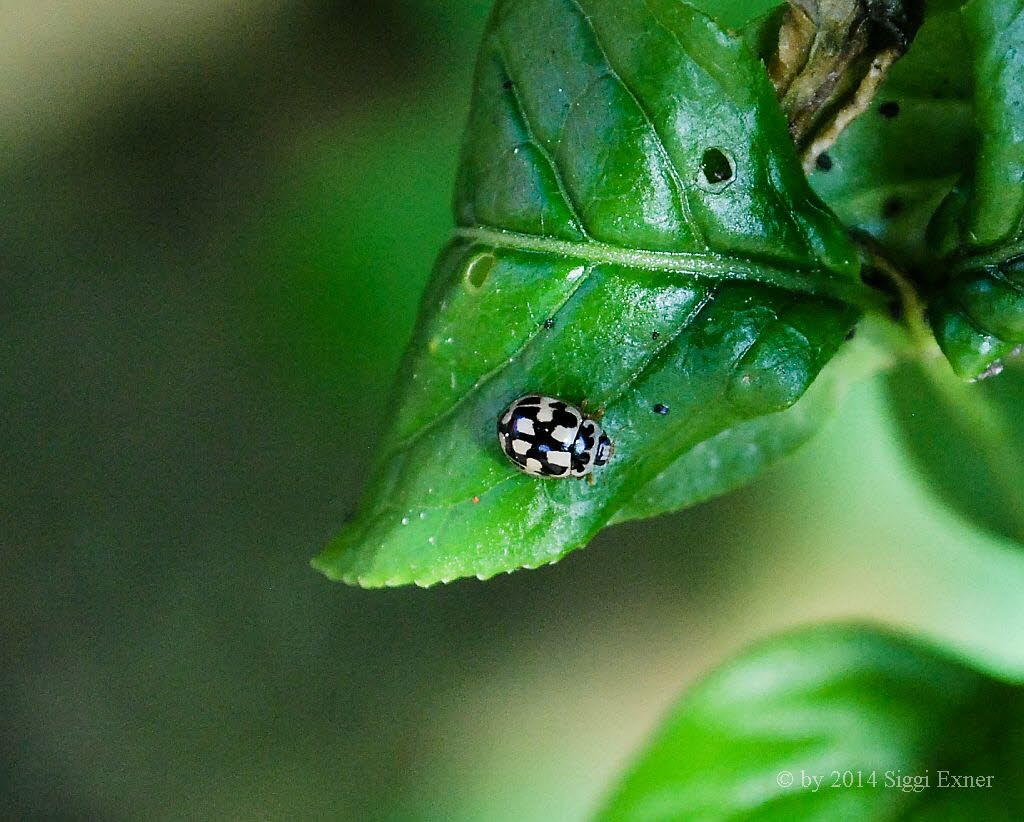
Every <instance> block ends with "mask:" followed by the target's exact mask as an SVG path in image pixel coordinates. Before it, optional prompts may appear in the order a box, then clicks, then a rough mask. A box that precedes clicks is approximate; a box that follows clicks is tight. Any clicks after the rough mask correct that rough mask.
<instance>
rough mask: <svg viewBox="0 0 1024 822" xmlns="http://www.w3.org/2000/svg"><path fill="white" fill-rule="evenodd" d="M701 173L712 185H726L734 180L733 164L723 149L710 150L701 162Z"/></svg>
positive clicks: (705, 153)
mask: <svg viewBox="0 0 1024 822" xmlns="http://www.w3.org/2000/svg"><path fill="white" fill-rule="evenodd" d="M700 171H701V174H703V175H704V179H705V180H706V181H707V182H708V183H709V184H710V185H716V184H717V183H725V182H728V181H729V180H731V179H732V163H730V162H729V158H728V157H726V156H725V154H724V153H723V152H722V150H721V149H718V148H709V149H708V150H707V151H705V152H704V156H703V157H701V160H700Z"/></svg>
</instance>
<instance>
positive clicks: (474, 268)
mask: <svg viewBox="0 0 1024 822" xmlns="http://www.w3.org/2000/svg"><path fill="white" fill-rule="evenodd" d="M494 263H495V257H494V255H493V254H477V255H476V256H475V257H473V259H471V260H470V261H469V262H468V263H466V273H465V274H464V275H463V277H464V280H465V283H466V287H467V288H468V289H469V290H470V291H479V290H480V289H481V288H483V287H484V284H485V283H486V282H487V278H488V277H490V276H491V271H492V269H493V268H494Z"/></svg>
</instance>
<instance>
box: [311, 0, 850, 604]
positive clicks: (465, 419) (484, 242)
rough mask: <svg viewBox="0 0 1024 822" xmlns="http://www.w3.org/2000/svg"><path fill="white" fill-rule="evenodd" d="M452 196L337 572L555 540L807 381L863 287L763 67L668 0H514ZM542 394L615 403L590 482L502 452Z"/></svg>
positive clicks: (442, 560) (404, 568) (531, 559)
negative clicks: (529, 472) (521, 465)
mask: <svg viewBox="0 0 1024 822" xmlns="http://www.w3.org/2000/svg"><path fill="white" fill-rule="evenodd" d="M709 151H713V152H718V155H720V156H721V158H724V159H725V160H726V162H727V163H728V165H729V168H730V171H731V175H730V176H729V177H728V178H724V177H723V175H724V165H723V164H722V162H721V161H720V159H719V157H718V155H716V154H712V155H711V158H712V160H714V161H715V162H714V166H715V168H714V171H713V174H712V175H711V176H712V177H715V178H717V179H714V180H711V179H710V178H709V177H708V176H707V175H706V173H705V171H706V165H707V163H706V162H705V160H706V159H707V157H708V152H709ZM455 210H456V218H457V223H458V228H457V229H456V232H455V236H454V238H453V240H452V242H451V243H450V244H449V246H448V248H447V249H446V250H445V251H444V252H443V253H442V255H441V257H440V260H439V261H438V264H437V267H436V270H435V272H434V276H433V279H432V281H431V284H430V286H429V287H428V289H427V293H426V294H425V296H424V301H423V306H422V309H421V314H420V319H419V322H418V326H417V329H416V332H415V334H414V337H413V340H412V342H411V344H410V348H409V351H408V353H407V355H406V359H405V363H404V365H403V369H402V372H401V374H400V377H399V385H398V392H397V398H396V401H395V406H394V408H393V409H392V411H391V413H392V415H393V424H392V427H391V431H390V433H389V434H388V436H387V437H386V438H385V441H384V442H383V443H382V444H381V445H380V447H379V449H378V451H379V455H380V456H379V459H378V462H377V465H376V467H375V470H374V476H373V478H372V479H371V481H370V484H369V486H368V488H367V491H366V495H365V499H364V501H363V504H362V506H361V508H360V510H359V511H358V512H357V514H356V517H355V519H354V520H353V521H352V522H351V523H350V524H349V525H348V526H347V527H346V529H345V531H344V532H343V533H342V534H341V535H340V536H339V537H338V539H337V540H335V541H334V542H333V543H332V544H331V545H330V546H329V547H328V549H327V550H326V551H325V552H324V553H323V554H322V555H321V556H320V557H318V558H317V560H316V561H315V565H316V567H318V568H320V569H321V570H322V571H324V573H326V574H327V575H328V576H330V577H332V578H335V579H341V580H344V581H346V582H350V583H357V584H360V585H364V586H380V585H398V584H406V583H410V582H415V583H418V584H422V585H428V584H432V583H435V582H439V581H447V580H451V579H455V578H457V577H462V576H478V577H480V578H486V577H489V576H492V575H493V574H495V573H499V572H502V571H511V570H514V569H516V568H521V567H537V566H538V565H541V564H544V563H549V562H554V561H555V560H557V559H558V558H560V557H561V556H563V555H564V554H565V553H567V552H568V551H570V550H572V549H573V548H577V547H581V546H582V545H584V544H586V542H587V541H588V540H589V539H590V538H591V537H592V536H593V535H594V534H595V533H596V532H597V531H598V530H600V528H601V527H603V526H604V525H605V524H606V523H608V521H609V520H610V518H611V517H612V516H613V515H615V513H616V512H617V511H619V510H620V509H621V508H623V506H625V505H626V504H627V503H628V502H629V500H630V499H631V498H632V497H634V496H635V495H636V494H637V493H638V492H639V491H640V490H641V489H642V488H643V487H644V486H645V485H646V484H647V483H648V482H651V481H653V480H654V479H655V477H656V476H657V475H658V474H659V473H660V472H662V471H664V470H665V469H666V468H667V467H668V466H669V465H671V464H672V463H673V462H674V461H675V460H676V459H678V458H679V457H680V456H682V455H684V454H686V453H687V452H688V451H690V450H691V449H693V448H694V447H695V446H696V445H698V444H699V443H701V442H703V441H705V440H707V439H709V438H711V437H714V436H715V435H716V434H718V433H719V432H721V431H723V430H725V429H728V428H731V427H733V426H736V425H738V424H740V423H742V422H743V421H745V420H750V419H755V418H757V417H760V416H762V415H766V414H772V413H776V412H779V411H782V410H783V409H786V408H788V407H789V406H791V405H792V404H793V403H795V402H796V401H797V400H798V399H799V398H800V396H801V395H802V394H803V393H804V391H805V390H806V389H807V387H808V386H809V385H810V384H811V382H812V381H813V380H814V378H815V376H816V374H817V373H818V371H819V370H820V369H821V367H822V366H823V365H824V364H825V363H826V362H828V360H829V359H830V358H831V357H832V355H833V354H834V352H835V351H836V349H837V348H838V347H839V345H840V344H841V343H842V341H843V340H844V338H845V336H846V334H847V332H848V330H849V329H850V327H851V326H852V324H853V322H854V321H855V319H856V317H857V315H858V311H859V309H858V306H859V305H861V304H863V303H865V302H868V301H870V297H868V296H866V294H865V291H866V289H865V288H864V287H863V286H862V284H861V283H860V282H859V279H858V276H857V274H858V262H857V257H856V254H855V253H854V250H853V248H852V247H851V245H850V243H849V241H848V239H847V237H846V234H845V231H844V230H843V228H842V226H841V225H840V224H839V223H838V221H837V220H836V219H835V218H834V217H833V215H832V214H831V213H830V212H829V211H828V210H827V209H826V208H825V207H824V206H823V205H822V204H821V203H820V201H819V200H817V198H816V197H815V196H814V194H813V193H812V192H811V191H810V189H809V187H808V185H807V182H806V180H805V178H804V176H803V173H802V171H801V169H800V166H799V162H798V160H797V158H796V155H795V152H794V149H793V147H792V145H791V142H790V140H789V136H788V133H787V131H786V124H785V121H784V118H783V117H782V114H781V111H780V110H779V108H778V105H777V103H776V101H775V99H774V94H773V90H772V88H771V85H770V83H769V82H768V79H767V76H766V75H765V73H764V69H763V66H762V64H761V63H760V61H759V60H757V58H756V57H754V55H752V54H751V53H750V51H749V50H748V48H747V46H746V45H745V44H744V42H743V41H742V40H740V39H738V38H736V37H734V36H732V35H729V34H727V33H726V32H724V31H723V30H722V29H720V28H719V27H718V26H717V25H716V24H715V23H714V22H712V21H711V20H710V19H709V18H707V17H705V16H704V15H702V14H701V13H699V12H697V11H696V10H694V9H693V8H691V7H689V6H687V5H686V4H684V3H680V2H677V0H646V1H645V0H627V1H626V2H622V0H618V1H617V2H612V0H585V1H584V0H581V2H576V0H515V1H514V2H513V1H512V0H507V1H505V2H499V3H498V5H497V7H496V9H495V11H494V14H493V17H492V20H491V24H490V26H489V29H488V31H487V34H486V35H485V39H484V43H483V46H482V48H481V53H480V58H479V65H478V71H477V78H476V87H475V89H474V96H473V105H472V109H471V114H470V121H469V126H468V129H467V135H466V141H465V147H464V151H463V157H462V164H461V168H460V171H459V175H458V181H457V184H456V209H455ZM533 392H538V393H544V394H546V395H549V396H553V397H558V398H560V399H564V400H566V401H567V402H570V403H572V404H573V405H577V406H579V407H581V408H584V410H586V411H587V412H588V413H591V412H596V413H601V412H603V416H602V417H601V425H602V426H603V427H604V430H605V431H606V432H607V433H608V435H609V436H610V437H611V438H612V440H613V441H614V443H615V447H616V452H615V457H614V458H613V459H612V461H611V463H610V464H609V465H607V466H605V467H603V468H602V469H600V471H599V472H596V475H595V478H596V482H595V483H594V484H593V485H591V484H588V483H586V482H577V481H572V480H545V479H538V478H535V477H529V476H525V475H523V474H521V473H520V472H517V471H516V470H515V469H514V468H513V467H512V466H510V465H509V464H508V461H507V460H506V459H505V458H504V457H503V455H502V454H501V452H500V450H499V449H498V447H497V443H496V439H495V434H494V428H495V422H496V419H497V417H498V415H499V414H500V412H501V411H502V410H503V409H504V408H505V407H506V406H507V405H508V403H509V402H511V401H512V400H513V399H515V398H516V397H518V396H522V395H524V394H527V393H533ZM657 404H662V405H665V406H667V407H669V408H670V409H671V413H670V414H668V415H665V414H658V413H655V412H653V411H652V409H653V408H654V406H655V405H657Z"/></svg>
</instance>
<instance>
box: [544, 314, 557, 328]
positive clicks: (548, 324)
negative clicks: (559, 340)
mask: <svg viewBox="0 0 1024 822" xmlns="http://www.w3.org/2000/svg"><path fill="white" fill-rule="evenodd" d="M544 327H545V328H554V327H555V321H554V320H553V319H552V318H551V317H548V318H547V319H546V320H544Z"/></svg>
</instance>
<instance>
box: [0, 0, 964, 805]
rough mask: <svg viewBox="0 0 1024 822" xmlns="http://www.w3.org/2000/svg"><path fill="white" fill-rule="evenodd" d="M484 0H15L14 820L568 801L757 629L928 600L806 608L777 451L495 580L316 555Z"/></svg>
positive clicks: (8, 93) (832, 591)
mask: <svg viewBox="0 0 1024 822" xmlns="http://www.w3.org/2000/svg"><path fill="white" fill-rule="evenodd" d="M488 7H489V2H488V0H458V2H441V1H440V0H414V1H413V2H401V3H398V2H380V1H379V0H378V1H377V2H339V3H326V2H321V3H314V2H296V3H288V2H284V1H283V0H278V2H271V1H270V0H264V2H261V3H255V4H250V5H249V6H247V7H245V8H244V9H243V8H241V7H238V6H236V5H234V4H229V3H226V2H222V1H221V0H218V2H214V3H210V4H204V5H200V4H184V8H179V9H177V10H176V11H173V12H172V11H170V10H169V8H170V7H169V6H165V5H164V4H161V3H158V2H148V3H147V2H140V3H135V4H131V5H130V7H125V6H123V4H119V3H116V2H112V1H109V2H108V1H107V0H91V1H90V2H85V3H80V4H74V8H73V9H70V8H66V7H65V6H64V5H62V4H58V3H51V2H46V3H39V4H36V3H28V2H24V3H20V4H19V3H15V4H13V7H10V8H9V7H7V6H5V8H4V10H3V11H2V12H0V15H3V16H8V15H9V17H8V20H7V23H8V25H6V26H4V27H2V28H4V29H5V30H6V31H7V34H6V35H4V37H5V38H6V39H8V40H9V41H10V42H11V43H15V41H16V45H17V47H16V48H13V47H12V50H9V51H8V54H9V60H8V71H7V72H6V79H3V80H0V83H3V84H4V85H5V88H4V89H3V90H2V95H0V104H2V105H3V107H4V108H5V109H6V111H7V115H8V116H7V117H6V118H0V121H3V122H6V124H7V125H6V126H0V145H2V146H3V147H4V151H3V160H2V161H0V191H2V192H3V193H2V198H0V208H2V210H3V214H2V219H0V277H2V288H3V297H2V303H0V317H2V323H3V334H2V338H0V339H2V342H0V346H2V354H0V367H2V378H3V379H2V400H0V402H2V407H3V419H4V421H5V423H6V426H5V427H6V434H5V436H4V437H3V439H2V449H3V453H2V457H3V463H4V466H5V470H4V471H3V472H2V474H0V499H2V503H0V504H2V522H3V532H2V533H3V537H4V545H3V549H2V558H3V559H2V561H3V574H2V581H0V613H2V628H0V642H2V650H0V653H2V689H0V817H2V818H5V819H53V820H72V819H74V820H91V819H96V820H119V819H126V820H127V819H164V818H166V819H180V818H188V819H320V818H330V819H353V820H368V819H388V820H391V819H395V820H398V819H489V820H497V819H510V820H512V819H515V820H524V819H567V818H583V817H584V816H585V814H586V812H587V809H588V808H589V807H591V806H592V805H593V803H594V802H595V801H597V799H598V798H599V797H600V796H601V795H602V794H603V793H604V791H605V789H606V785H607V783H608V781H609V779H610V778H611V777H612V776H613V775H614V774H615V773H616V772H617V771H618V770H619V768H620V767H621V765H622V763H623V761H624V760H625V757H627V756H628V753H629V751H630V749H631V748H632V747H633V746H635V745H636V744H638V743H639V741H640V740H642V739H643V738H644V736H645V734H646V732H647V730H648V729H649V728H650V727H651V725H652V724H653V722H654V721H655V720H656V718H657V716H658V714H659V713H660V712H661V710H662V709H663V708H664V706H665V705H666V704H667V702H668V700H669V699H670V698H671V697H672V696H673V695H674V694H675V693H677V691H678V690H679V689H680V687H681V686H682V685H683V684H684V683H685V682H686V681H688V680H689V679H690V678H692V676H693V675H694V674H695V673H697V672H698V671H700V670H701V669H702V668H704V667H706V665H707V664H708V663H709V662H710V661H714V660H718V659H720V658H721V657H722V656H723V655H724V654H725V653H726V652H728V651H729V650H732V649H733V648H734V647H735V646H736V645H737V644H738V643H740V642H741V641H743V640H745V639H747V638H749V637H750V636H752V635H754V634H756V633H758V632H761V631H763V630H764V629H765V626H769V625H770V626H774V625H776V624H783V623H786V622H792V621H799V620H800V619H806V618H811V617H814V616H817V615H819V614H825V615H828V614H830V613H838V614H845V613H846V612H852V613H861V612H867V613H874V612H875V611H877V613H878V614H879V615H882V616H886V615H888V616H889V617H890V618H892V619H893V620H899V619H904V620H908V621H914V620H917V621H918V622H927V621H928V619H931V616H930V614H931V612H930V611H928V610H927V609H924V610H921V609H919V610H917V611H915V610H913V607H912V606H907V609H904V610H903V611H900V610H899V607H897V606H892V605H888V606H887V605H886V604H885V603H886V602H887V601H888V594H887V589H885V587H884V586H883V587H882V588H881V589H880V590H879V591H878V592H877V594H876V595H874V598H872V596H868V597H867V599H866V600H865V599H863V598H862V599H858V600H857V601H856V602H854V601H853V599H852V597H847V598H846V599H844V594H843V591H845V590H847V589H846V588H842V587H840V588H838V589H837V588H836V587H835V586H833V587H831V588H827V589H826V590H825V592H824V594H823V595H821V596H820V597H819V598H818V599H814V598H811V597H807V598H803V597H795V598H793V597H789V596H788V593H787V592H790V591H792V590H797V588H795V587H794V586H797V585H798V584H799V583H798V581H799V580H801V579H804V578H805V576H804V575H803V574H804V572H803V570H794V569H796V568H797V567H798V566H799V565H800V562H801V561H800V560H799V559H793V556H794V554H793V553H792V550H796V551H797V553H796V554H795V556H797V557H800V556H804V555H803V554H800V553H799V550H801V549H791V550H790V552H789V553H785V554H784V557H788V559H785V560H784V561H783V562H782V564H781V566H772V565H771V564H770V563H771V562H778V556H779V554H778V553H777V552H778V551H782V550H783V548H784V546H790V545H797V546H799V545H803V544H805V543H806V544H807V545H810V546H812V548H808V551H812V550H814V551H816V550H818V549H819V548H820V547H821V546H822V545H828V546H830V549H831V547H832V546H834V547H835V548H836V551H837V552H840V549H841V548H842V545H843V543H841V541H838V540H839V538H838V537H834V535H833V536H829V533H831V532H825V531H823V530H822V529H824V528H826V527H827V523H828V521H829V515H827V514H826V515H825V517H824V522H825V524H821V523H816V524H814V525H813V526H811V525H808V522H810V521H811V520H812V519H813V518H814V517H815V516H820V511H821V508H820V507H818V508H814V509H812V507H810V504H809V503H807V502H806V501H805V500H804V497H803V496H802V493H803V492H802V490H801V488H802V486H801V485H800V484H799V482H798V481H797V480H796V479H794V480H790V481H788V482H789V483H790V484H788V485H787V481H782V480H780V479H779V475H778V474H773V475H772V476H770V477H769V478H768V479H767V480H765V481H764V482H762V483H760V484H759V485H757V486H755V487H754V489H752V490H748V491H745V492H741V493H740V494H737V495H733V496H731V497H729V498H727V499H725V500H722V501H719V502H716V503H713V504H710V505H706V506H702V507H700V508H698V509H696V510H694V511H692V512H688V513H686V514H683V515H680V516H676V517H669V518H663V519H660V520H656V521H654V522H651V523H646V524H639V525H633V526H628V527H622V528H617V529H613V530H611V531H608V532H606V533H605V534H603V535H602V536H601V537H600V538H599V539H598V540H597V541H596V542H595V543H594V544H593V545H592V546H591V547H590V548H589V549H588V550H586V551H584V552H580V553H577V554H574V555H572V556H570V557H569V558H568V559H566V560H565V561H564V562H562V563H561V564H560V565H558V566H556V567H554V568H549V569H545V570H542V571H536V572H526V573H519V574H515V575H512V576H508V577H504V578H501V579H495V580H493V581H491V582H488V583H486V584H482V583H478V582H476V581H467V582H461V583H457V584H454V585H451V586H449V587H441V588H435V589H431V590H428V591H423V590H418V589H401V590H393V591H378V592H365V591H359V590H352V589H347V588H344V587H341V586H337V585H333V584H331V583H328V582H327V581H326V580H324V579H322V578H321V577H320V576H319V575H318V574H316V573H315V572H313V571H312V570H311V569H310V568H309V566H308V564H307V563H308V559H309V558H310V557H311V556H312V555H313V554H315V553H316V552H317V551H318V550H319V549H320V548H321V547H322V546H323V544H324V543H325V542H326V541H327V540H328V539H329V538H330V537H331V536H332V535H333V534H334V533H335V532H336V531H337V529H338V528H339V526H340V524H341V523H342V521H343V520H344V518H345V517H346V515H347V514H348V513H349V512H350V511H351V509H352V508H353V506H354V505H355V502H356V500H357V498H358V493H359V489H360V485H361V482H362V479H363V477H364V474H365V471H366V468H367V466H368V463H369V461H370V460H371V459H372V455H373V448H374V441H375V437H376V435H377V432H378V430H379V423H378V421H379V419H380V417H381V412H382V409H383V407H384V404H385V403H386V402H387V397H388V394H389V389H390V380H391V374H392V373H393V371H394V368H395V366H396V364H397V361H398V358H399V357H400V355H401V351H402V347H403V345H404V344H405V341H406V339H407V337H408V334H409V331H410V328H411V324H412V322H413V318H414V315H415V310H416V305H417V301H418V298H419V292H420V290H421V288H422V285H423V283H424V281H425V279H426V276H427V274H428V273H429V269H430V266H431V263H432V260H433V256H434V254H435V253H436V251H437V249H438V248H439V247H440V246H441V244H442V242H443V241H444V238H445V235H446V233H447V231H448V229H449V225H450V214H449V205H448V200H449V197H450V191H451V181H452V178H453V175H454V169H455V163H456V160H457V148H458V142H459V138H460V132H461V129H462V125H463V118H464V115H465V111H466V108H467V104H468V93H469V84H470V78H471V73H472V63H473V54H474V52H475V47H476V43H477V41H478V39H479V37H480V34H481V31H482V28H483V24H484V21H485V18H486V14H487V12H488ZM0 42H2V41H0ZM807 459H808V460H809V461H807V462H805V468H804V469H803V470H804V474H805V475H806V474H808V473H810V474H811V475H813V474H814V471H815V470H817V468H816V465H815V463H814V461H813V459H812V458H810V457H809V458H807ZM857 459H858V457H857V456H854V457H850V458H849V462H850V463H851V464H855V463H856V462H857ZM819 464H820V463H819ZM842 464H843V463H842V458H841V457H840V458H835V463H834V467H835V470H836V471H837V472H838V473H839V475H840V476H839V478H838V479H836V480H834V481H830V482H832V485H834V487H835V492H834V496H835V498H836V499H841V500H842V504H841V506H840V505H839V504H838V503H836V504H835V505H836V506H838V507H842V506H846V507H847V508H848V507H849V506H851V505H853V506H856V504H857V503H856V502H850V491H849V487H850V486H849V482H848V481H847V480H848V477H847V479H843V476H842V470H843V469H842ZM794 471H797V469H794ZM787 476H790V474H787ZM793 476H799V471H797V473H796V474H793ZM873 481H874V479H873V478H871V477H868V478H865V479H863V480H861V486H857V487H862V488H864V489H867V488H869V487H870V486H871V483H872V482H873ZM828 484H829V482H823V483H822V485H828ZM855 485H856V484H855ZM822 493H826V491H825V490H823V491H822ZM864 496H865V499H866V498H867V497H869V496H870V494H869V493H868V492H867V491H864ZM854 498H856V493H854ZM865 504H866V503H865ZM816 505H819V504H817V503H816ZM820 505H825V506H826V508H827V506H828V505H829V503H828V502H827V501H826V502H825V503H820ZM905 512H906V508H905V507H904V509H903V510H902V511H901V514H900V516H901V517H905ZM773 516H774V517H775V519H772V517H773ZM766 523H767V524H766ZM880 527H881V526H880ZM801 528H803V529H805V530H804V531H801V530H800V529H801ZM807 528H810V529H811V530H810V531H809V532H807V531H806V529H807ZM836 528H837V529H838V530H843V531H844V533H845V530H844V529H845V526H843V525H842V524H841V523H840V525H838V526H836ZM838 530H837V532H838ZM889 533H891V531H890V532H889ZM752 534H754V536H752ZM808 534H809V535H808ZM868 538H869V539H870V535H869V537H868ZM815 556H818V555H817V554H815ZM831 556H832V555H831V554H825V558H824V559H819V565H818V566H815V567H814V568H813V570H814V571H815V573H817V572H818V571H820V570H821V568H828V567H829V565H828V563H829V562H831V559H829V557H831ZM931 563H932V561H931V559H922V564H931ZM780 568H781V570H780ZM951 573H952V572H951ZM752 580H754V581H756V585H754V587H751V584H752V582H751V581H752ZM857 584H858V585H859V584H862V583H857ZM759 586H760V587H759ZM855 587H856V586H855ZM850 590H853V589H850ZM780 591H781V592H783V593H779V592H780ZM769 592H774V593H769ZM776 594H777V596H775V595H776ZM783 598H788V599H791V600H792V599H795V600H796V601H797V602H796V604H795V605H794V603H793V602H790V603H789V605H787V606H786V607H785V608H781V609H780V606H779V604H778V600H779V599H783ZM887 607H888V609H889V610H888V611H887V610H886V608H887ZM872 608H874V609H875V611H872ZM830 609H831V610H830ZM934 630H936V631H939V630H940V629H939V628H935V629H934Z"/></svg>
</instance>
